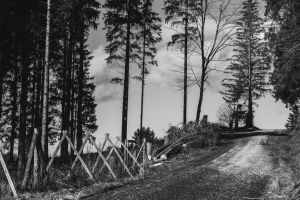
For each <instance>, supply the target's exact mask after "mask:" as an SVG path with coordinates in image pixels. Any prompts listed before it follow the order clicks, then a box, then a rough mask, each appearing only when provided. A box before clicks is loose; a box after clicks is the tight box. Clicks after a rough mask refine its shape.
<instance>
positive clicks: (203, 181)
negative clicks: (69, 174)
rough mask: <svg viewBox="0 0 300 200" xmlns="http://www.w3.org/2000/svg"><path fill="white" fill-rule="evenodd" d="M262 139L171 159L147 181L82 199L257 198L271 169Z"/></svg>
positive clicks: (265, 183) (261, 192) (263, 190)
mask: <svg viewBox="0 0 300 200" xmlns="http://www.w3.org/2000/svg"><path fill="white" fill-rule="evenodd" d="M266 139H267V137H266V136H257V137H252V138H244V139H239V140H236V141H235V143H234V144H228V145H225V146H223V147H221V148H218V149H216V150H214V151H210V152H194V154H195V155H186V156H182V157H180V158H176V159H174V160H172V161H171V162H170V163H168V164H167V165H166V166H165V167H163V168H162V169H160V170H158V171H157V173H155V175H153V176H151V177H149V178H147V179H144V180H141V181H139V182H137V183H135V184H129V185H126V186H124V187H122V188H117V189H114V190H110V191H107V192H102V193H100V194H94V195H93V196H90V197H89V198H85V199H89V200H96V199H97V200H98V199H124V200H126V199H133V200H139V199H141V200H142V199H143V200H144V199H149V200H160V199H161V200H168V199H170V200H175V199H178V200H179V199H180V200H182V199H184V200H197V199H199V200H202V199H203V200H215V199H216V200H217V199H220V200H230V199H232V200H235V199H236V200H242V199H259V198H260V197H261V196H263V194H264V193H265V192H266V190H267V186H268V183H269V181H270V176H271V174H270V171H271V169H272V162H271V159H270V157H269V155H268V152H267V151H266V150H265V148H264V145H263V144H264V141H265V140H266Z"/></svg>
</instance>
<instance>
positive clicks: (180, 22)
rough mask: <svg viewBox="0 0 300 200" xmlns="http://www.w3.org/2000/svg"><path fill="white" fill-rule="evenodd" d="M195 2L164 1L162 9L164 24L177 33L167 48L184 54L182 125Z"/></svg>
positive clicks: (184, 115)
mask: <svg viewBox="0 0 300 200" xmlns="http://www.w3.org/2000/svg"><path fill="white" fill-rule="evenodd" d="M197 2H198V1H193V0H165V1H164V6H165V7H164V9H165V14H166V23H170V24H171V26H173V27H175V28H176V30H177V32H176V33H175V34H174V35H172V39H171V41H170V42H169V43H168V46H176V47H177V48H179V49H180V50H182V51H183V53H184V64H183V120H182V123H183V125H185V124H186V122H187V97H188V53H189V50H188V46H189V42H190V37H191V35H192V34H193V26H191V24H192V22H194V20H195V19H194V16H193V15H192V14H191V13H192V12H193V10H195V9H196V8H197ZM198 8H199V7H198Z"/></svg>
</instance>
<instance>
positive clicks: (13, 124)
mask: <svg viewBox="0 0 300 200" xmlns="http://www.w3.org/2000/svg"><path fill="white" fill-rule="evenodd" d="M18 73H19V71H18V67H15V68H14V81H13V83H12V86H11V99H12V103H11V104H12V113H11V135H10V150H9V160H10V162H13V160H14V143H15V138H16V128H17V111H18V105H17V98H18Z"/></svg>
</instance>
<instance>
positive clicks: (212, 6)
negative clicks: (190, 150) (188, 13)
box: [190, 0, 237, 123]
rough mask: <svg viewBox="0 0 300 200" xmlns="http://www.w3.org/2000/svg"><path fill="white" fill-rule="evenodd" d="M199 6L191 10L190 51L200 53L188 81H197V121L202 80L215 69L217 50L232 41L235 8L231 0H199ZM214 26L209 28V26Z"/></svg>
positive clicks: (202, 92) (201, 93) (200, 105)
mask: <svg viewBox="0 0 300 200" xmlns="http://www.w3.org/2000/svg"><path fill="white" fill-rule="evenodd" d="M199 1H200V5H201V6H200V7H201V9H195V10H193V17H194V18H195V20H194V21H195V22H194V31H195V34H194V35H193V37H191V39H192V41H193V44H194V46H193V49H192V52H193V55H195V56H200V58H201V65H200V66H191V67H190V71H191V74H192V78H191V79H190V81H192V83H191V84H190V85H197V86H198V87H199V89H200V93H199V101H198V107H197V114H196V120H195V121H196V123H198V122H199V119H200V114H201V108H202V102H203V96H204V91H205V83H206V81H207V80H208V77H209V73H210V72H211V71H213V70H216V69H215V68H213V67H212V66H211V63H212V62H213V61H219V60H215V57H216V55H217V54H219V53H221V52H222V51H223V50H224V49H226V48H227V47H229V46H230V45H231V41H232V39H233V37H234V35H235V27H236V25H235V23H234V22H235V20H236V12H237V9H234V7H235V6H233V4H232V1H231V0H199ZM211 28H213V33H212V31H210V32H209V30H208V29H211Z"/></svg>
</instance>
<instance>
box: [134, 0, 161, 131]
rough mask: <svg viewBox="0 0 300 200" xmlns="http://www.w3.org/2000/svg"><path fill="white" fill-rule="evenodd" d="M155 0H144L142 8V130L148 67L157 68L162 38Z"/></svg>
mask: <svg viewBox="0 0 300 200" xmlns="http://www.w3.org/2000/svg"><path fill="white" fill-rule="evenodd" d="M152 7H153V0H143V2H142V6H141V13H142V19H141V22H140V33H139V34H140V43H141V46H142V49H141V55H142V56H141V57H142V64H140V68H141V77H139V78H140V79H141V81H142V90H141V115H140V129H142V127H143V114H144V93H145V78H146V75H147V74H148V73H149V71H148V69H147V66H148V65H150V66H151V65H152V66H157V61H156V60H155V55H156V52H157V48H156V46H155V45H156V44H157V43H159V42H160V41H161V40H162V38H161V24H160V22H161V19H160V17H159V15H158V13H156V12H154V11H153V10H152Z"/></svg>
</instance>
